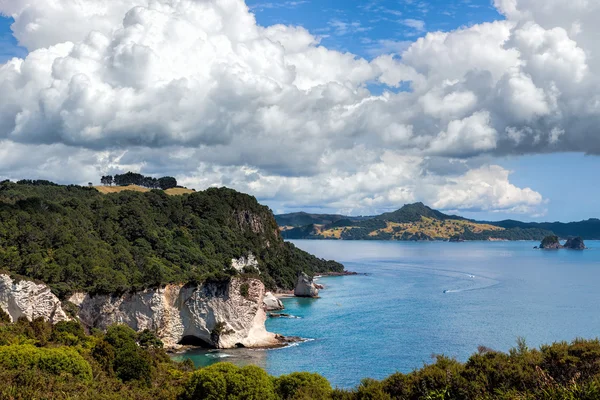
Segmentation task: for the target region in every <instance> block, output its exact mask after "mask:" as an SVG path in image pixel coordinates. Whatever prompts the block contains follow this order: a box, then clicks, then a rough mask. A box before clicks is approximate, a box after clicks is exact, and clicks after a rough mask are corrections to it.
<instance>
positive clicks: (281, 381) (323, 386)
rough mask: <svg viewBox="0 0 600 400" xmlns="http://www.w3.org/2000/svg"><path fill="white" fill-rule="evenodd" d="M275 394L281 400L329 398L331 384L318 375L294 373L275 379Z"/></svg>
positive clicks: (322, 399) (319, 399) (321, 399)
mask: <svg viewBox="0 0 600 400" xmlns="http://www.w3.org/2000/svg"><path fill="white" fill-rule="evenodd" d="M275 392H276V393H277V395H278V396H279V397H281V398H282V399H283V400H300V399H314V400H326V399H330V398H331V394H332V389H331V384H330V383H329V381H328V380H327V379H325V378H323V377H322V376H321V375H319V374H311V373H308V372H294V373H292V374H290V375H284V376H281V377H279V378H276V379H275Z"/></svg>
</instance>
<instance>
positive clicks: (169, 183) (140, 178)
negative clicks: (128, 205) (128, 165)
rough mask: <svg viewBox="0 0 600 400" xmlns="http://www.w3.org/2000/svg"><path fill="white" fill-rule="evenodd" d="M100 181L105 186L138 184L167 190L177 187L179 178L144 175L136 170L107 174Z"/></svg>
mask: <svg viewBox="0 0 600 400" xmlns="http://www.w3.org/2000/svg"><path fill="white" fill-rule="evenodd" d="M100 183H102V184H103V185H105V186H112V185H113V184H114V185H116V186H129V185H138V186H143V187H146V188H148V189H162V190H167V189H171V188H174V187H177V179H175V178H173V177H172V176H163V177H162V178H154V177H151V176H144V175H142V174H138V173H135V172H127V173H125V174H120V175H119V174H117V175H115V176H112V175H105V176H102V178H101V179H100Z"/></svg>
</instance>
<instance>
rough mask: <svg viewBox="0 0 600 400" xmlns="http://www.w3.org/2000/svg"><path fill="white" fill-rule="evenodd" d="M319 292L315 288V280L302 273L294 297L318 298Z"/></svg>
mask: <svg viewBox="0 0 600 400" xmlns="http://www.w3.org/2000/svg"><path fill="white" fill-rule="evenodd" d="M318 295H319V290H318V289H317V288H316V287H315V283H314V282H313V279H312V278H311V277H309V276H308V275H306V274H305V273H304V272H302V273H301V274H300V275H299V276H298V282H297V283H296V288H295V289H294V296H297V297H317V296H318Z"/></svg>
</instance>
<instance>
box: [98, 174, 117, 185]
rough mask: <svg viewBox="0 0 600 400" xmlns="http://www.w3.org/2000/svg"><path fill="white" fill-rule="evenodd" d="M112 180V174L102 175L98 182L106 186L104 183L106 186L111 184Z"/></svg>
mask: <svg viewBox="0 0 600 400" xmlns="http://www.w3.org/2000/svg"><path fill="white" fill-rule="evenodd" d="M113 181H114V179H113V176H112V175H106V176H103V177H102V178H101V179H100V183H102V184H103V185H105V186H106V185H108V186H112V184H113Z"/></svg>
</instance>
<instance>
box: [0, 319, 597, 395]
mask: <svg viewBox="0 0 600 400" xmlns="http://www.w3.org/2000/svg"><path fill="white" fill-rule="evenodd" d="M0 382H2V383H1V384H0V399H11V400H30V399H57V400H58V399H60V400H62V399H64V400H67V399H69V400H84V399H85V400H95V399H98V400H100V399H102V400H117V399H119V400H367V399H369V400H391V399H400V400H428V399H439V400H476V399H481V400H509V399H510V400H517V399H518V400H576V399H579V400H597V399H598V398H600V342H599V341H598V340H589V341H588V340H576V341H574V342H572V343H565V342H560V343H554V344H552V345H547V346H542V347H541V348H540V349H529V348H528V347H527V346H526V344H525V343H524V342H523V341H519V342H518V345H517V347H516V348H514V349H512V350H510V351H509V352H508V353H502V352H498V351H494V350H491V349H488V348H485V347H480V348H479V351H478V352H477V353H475V354H473V355H472V356H471V357H470V358H469V359H468V360H467V362H465V363H461V362H458V361H456V360H454V359H451V358H448V357H444V356H437V357H436V358H435V362H434V363H433V364H431V365H426V366H424V367H422V368H421V369H418V370H415V371H413V372H410V373H407V374H403V373H399V372H398V373H395V374H393V375H391V376H389V377H388V378H386V379H383V380H382V381H378V380H374V379H364V380H363V381H362V383H360V385H358V386H357V387H355V388H354V389H348V390H342V389H338V388H332V386H331V384H330V383H329V382H328V381H327V380H326V379H325V378H324V377H322V376H320V375H318V374H314V373H308V372H296V373H292V374H289V375H283V376H280V377H271V376H269V375H268V374H267V373H266V372H265V371H264V370H262V369H260V368H258V367H255V366H247V367H243V368H240V367H236V366H234V365H232V364H214V365H212V366H210V367H206V368H202V369H196V368H194V365H193V364H192V363H191V362H190V361H189V360H188V361H186V362H183V363H177V362H174V361H172V360H171V359H170V358H169V356H168V355H167V354H166V353H165V351H164V350H163V348H162V343H161V341H160V340H159V339H157V338H156V337H155V336H154V334H153V333H151V332H149V331H143V332H140V333H136V332H135V331H133V330H132V329H130V328H128V327H126V326H123V325H115V326H112V327H110V328H109V329H108V330H107V332H106V333H103V332H100V331H93V332H91V334H87V333H86V332H85V331H84V329H83V327H82V326H81V325H80V324H79V323H78V322H75V321H70V322H60V323H58V324H56V325H55V326H52V325H51V324H49V323H47V322H44V321H43V320H41V319H36V320H34V321H32V322H29V321H27V320H26V319H24V318H22V319H19V320H18V321H16V322H15V323H10V322H8V316H7V315H6V314H4V312H3V311H1V310H0Z"/></svg>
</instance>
